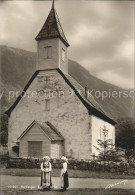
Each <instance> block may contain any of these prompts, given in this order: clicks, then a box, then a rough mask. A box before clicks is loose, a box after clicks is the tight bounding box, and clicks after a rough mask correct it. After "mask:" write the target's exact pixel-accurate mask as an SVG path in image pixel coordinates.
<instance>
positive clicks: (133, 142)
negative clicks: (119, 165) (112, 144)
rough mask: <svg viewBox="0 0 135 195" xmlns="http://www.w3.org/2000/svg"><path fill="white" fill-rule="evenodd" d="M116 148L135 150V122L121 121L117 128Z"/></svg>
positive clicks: (130, 120)
mask: <svg viewBox="0 0 135 195" xmlns="http://www.w3.org/2000/svg"><path fill="white" fill-rule="evenodd" d="M116 146H117V147H121V148H123V149H126V150H129V149H134V148H135V120H134V119H131V118H129V119H119V120H118V124H117V126H116Z"/></svg>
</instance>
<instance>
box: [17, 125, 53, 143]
mask: <svg viewBox="0 0 135 195" xmlns="http://www.w3.org/2000/svg"><path fill="white" fill-rule="evenodd" d="M45 138H46V139H48V140H50V139H49V137H48V135H46V134H45V133H44V132H43V131H42V129H41V128H40V127H39V126H38V125H37V124H36V123H33V124H32V125H31V126H29V127H28V128H27V129H26V130H25V131H24V132H23V133H22V134H21V136H20V137H19V138H18V139H19V140H22V139H23V140H33V139H35V140H36V141H37V140H45Z"/></svg>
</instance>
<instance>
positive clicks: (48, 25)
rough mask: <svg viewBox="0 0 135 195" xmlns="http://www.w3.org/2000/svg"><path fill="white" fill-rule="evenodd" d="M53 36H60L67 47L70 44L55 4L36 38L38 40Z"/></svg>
mask: <svg viewBox="0 0 135 195" xmlns="http://www.w3.org/2000/svg"><path fill="white" fill-rule="evenodd" d="M51 38H60V39H61V40H62V41H63V42H64V44H65V45H66V46H67V47H68V46H69V43H68V41H67V39H66V37H65V34H64V31H63V29H62V26H61V24H60V21H59V18H58V15H57V12H56V10H55V8H54V4H53V6H52V9H51V11H50V13H49V15H48V17H47V19H46V21H45V23H44V25H43V27H42V29H41V30H40V32H39V34H38V35H37V36H36V38H35V39H36V40H37V41H38V40H43V39H51Z"/></svg>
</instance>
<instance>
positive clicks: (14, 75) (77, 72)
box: [0, 46, 134, 119]
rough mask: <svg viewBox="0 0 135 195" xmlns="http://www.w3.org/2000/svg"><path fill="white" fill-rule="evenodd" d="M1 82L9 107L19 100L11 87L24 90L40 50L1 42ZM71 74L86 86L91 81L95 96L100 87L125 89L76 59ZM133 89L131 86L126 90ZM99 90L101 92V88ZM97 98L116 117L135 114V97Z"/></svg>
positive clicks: (71, 66)
mask: <svg viewBox="0 0 135 195" xmlns="http://www.w3.org/2000/svg"><path fill="white" fill-rule="evenodd" d="M0 49H1V73H2V74H1V86H2V91H4V94H3V96H2V110H3V111H5V110H6V109H8V108H9V106H10V105H11V104H12V103H13V101H14V100H15V99H14V98H12V99H10V100H9V98H8V93H9V91H21V90H22V89H23V88H24V86H25V85H26V83H27V82H28V80H29V79H30V77H31V76H32V74H33V73H34V72H35V67H36V53H34V52H29V51H24V50H21V49H15V48H11V47H7V46H1V47H0ZM69 74H70V75H71V76H72V77H73V78H75V79H76V80H77V81H78V82H79V83H80V84H81V85H82V86H83V87H84V86H85V85H86V84H87V87H88V89H89V90H90V91H91V90H93V92H92V95H93V96H95V92H96V91H100V93H101V92H103V91H106V92H107V93H109V92H112V91H117V92H119V91H121V93H123V92H124V91H125V90H124V89H121V88H120V87H117V86H114V85H112V84H109V83H106V82H104V81H102V80H100V79H98V78H96V77H94V76H93V75H91V74H90V73H89V72H88V71H87V70H86V69H84V68H83V67H82V66H81V65H80V64H78V63H77V62H75V61H72V60H69ZM126 91H128V92H130V90H126ZM97 94H99V92H97ZM95 98H96V101H97V102H98V103H99V104H100V105H101V106H102V107H103V109H104V110H105V111H106V113H108V114H109V115H110V116H112V117H113V118H114V119H118V118H129V117H132V116H133V110H134V109H133V99H132V98H130V97H129V98H125V97H122V96H121V97H120V98H112V97H109V96H108V97H107V98H105V99H104V100H102V98H101V97H95Z"/></svg>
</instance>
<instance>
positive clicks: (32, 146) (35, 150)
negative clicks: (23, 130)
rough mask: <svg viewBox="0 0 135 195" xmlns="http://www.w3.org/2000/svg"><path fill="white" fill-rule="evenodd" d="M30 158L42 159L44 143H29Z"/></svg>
mask: <svg viewBox="0 0 135 195" xmlns="http://www.w3.org/2000/svg"><path fill="white" fill-rule="evenodd" d="M28 156H29V157H35V158H40V157H42V142H40V141H29V142H28Z"/></svg>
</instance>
